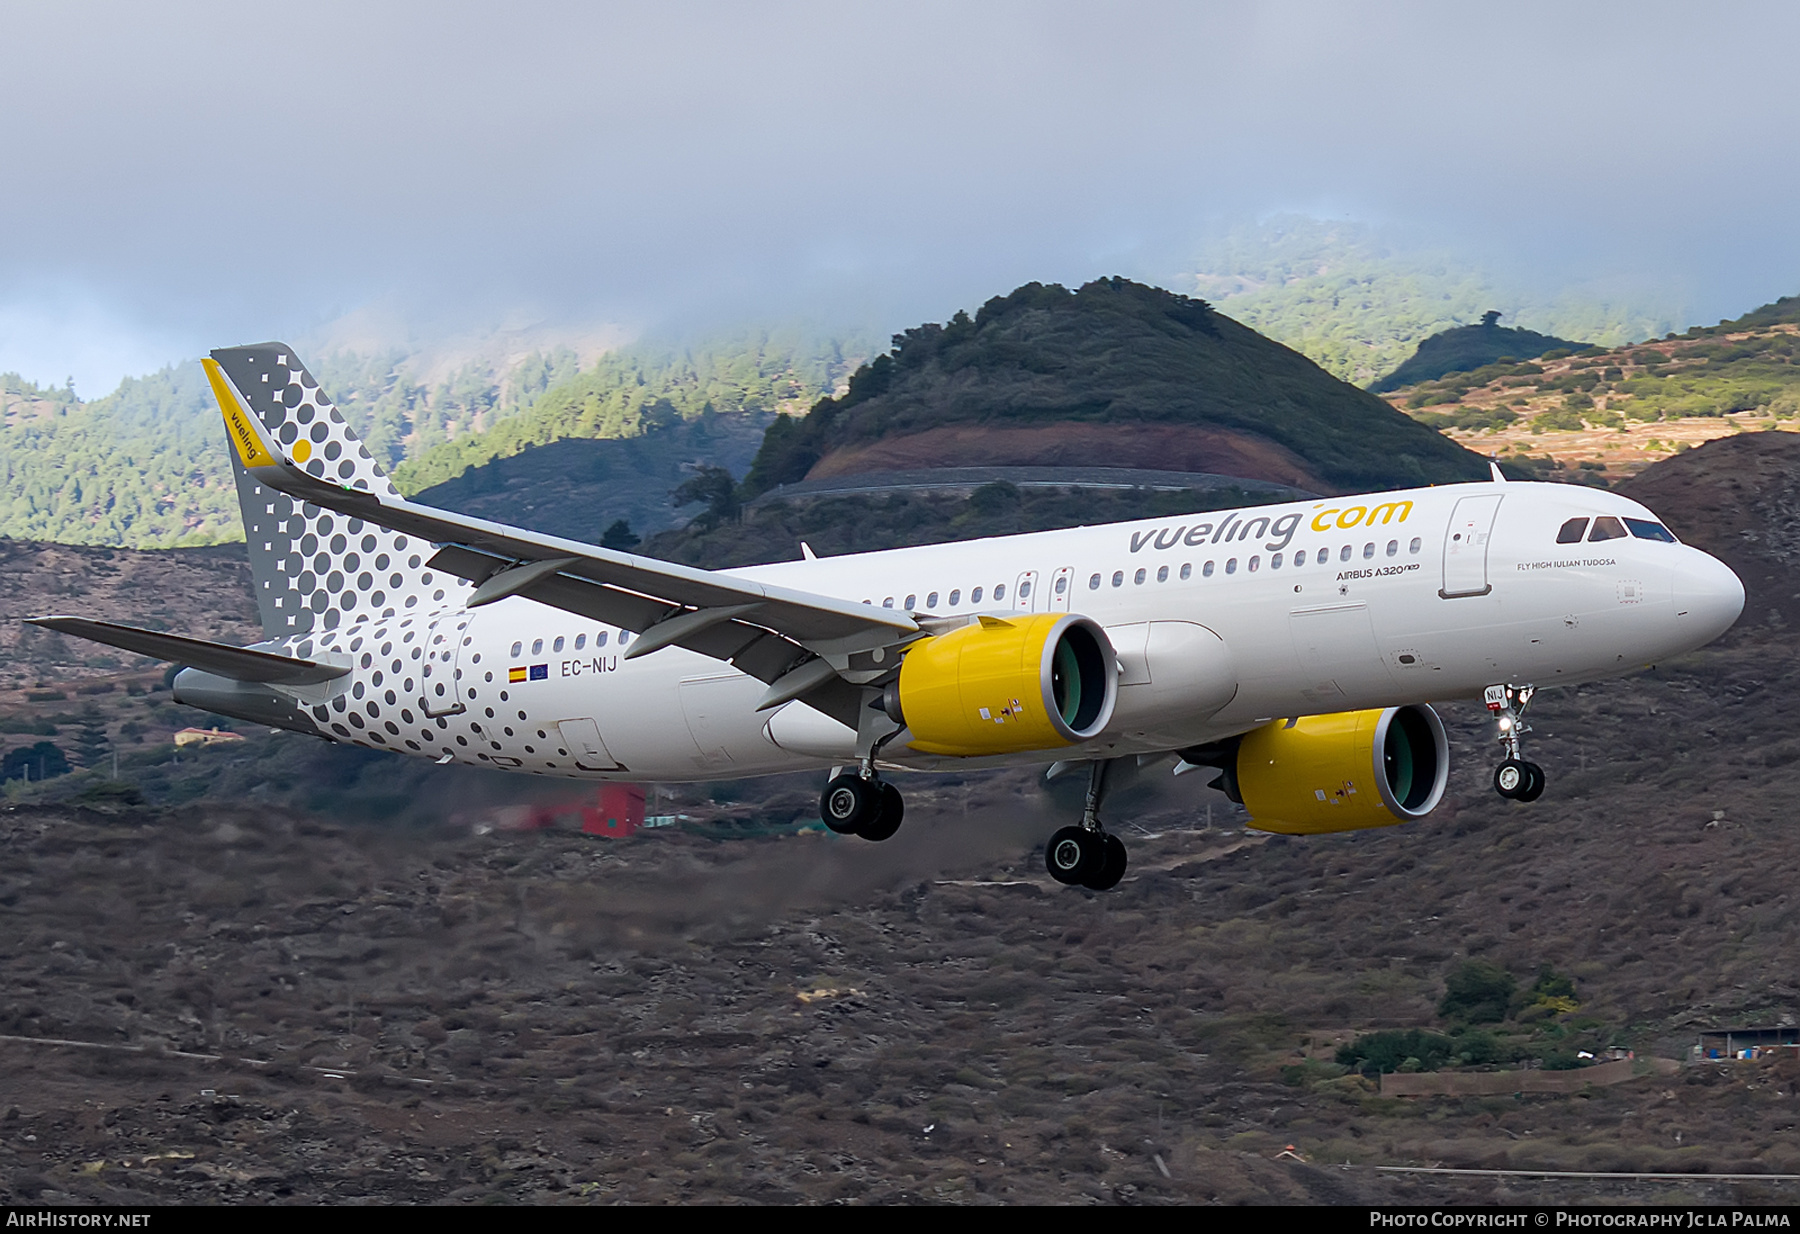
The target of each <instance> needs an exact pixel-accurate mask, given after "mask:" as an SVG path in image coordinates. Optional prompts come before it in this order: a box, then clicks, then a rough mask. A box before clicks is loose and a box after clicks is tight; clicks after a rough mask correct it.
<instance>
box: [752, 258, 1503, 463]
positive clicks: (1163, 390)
mask: <svg viewBox="0 0 1800 1234" xmlns="http://www.w3.org/2000/svg"><path fill="white" fill-rule="evenodd" d="M1070 421H1085V422H1099V423H1108V424H1116V423H1127V422H1136V423H1146V422H1147V423H1162V424H1182V425H1205V426H1208V427H1212V428H1218V429H1227V430H1234V431H1236V432H1240V433H1245V434H1252V435H1254V436H1255V437H1258V438H1262V439H1265V440H1268V441H1273V442H1275V443H1277V444H1279V445H1281V446H1283V447H1285V448H1286V449H1288V450H1290V451H1292V452H1293V453H1294V454H1295V455H1298V456H1299V457H1300V458H1301V459H1303V460H1304V461H1305V462H1306V463H1307V464H1308V465H1309V466H1310V467H1311V468H1312V469H1314V470H1315V471H1316V472H1317V474H1319V475H1320V476H1323V477H1324V478H1325V479H1326V480H1327V481H1329V482H1331V483H1334V484H1340V485H1342V486H1344V487H1345V488H1346V489H1353V488H1357V487H1365V488H1383V487H1394V486H1399V485H1404V484H1422V483H1429V482H1433V481H1450V480H1462V479H1474V478H1477V477H1478V476H1479V475H1481V474H1483V468H1482V465H1481V462H1480V460H1479V459H1477V458H1475V457H1474V456H1473V455H1471V454H1468V453H1466V452H1465V451H1463V450H1462V449H1461V448H1460V447H1457V446H1454V445H1452V444H1451V443H1450V442H1448V441H1446V440H1445V439H1444V438H1442V437H1440V436H1438V435H1437V434H1435V433H1432V432H1429V431H1426V430H1424V429H1423V428H1422V427H1421V426H1420V425H1418V424H1416V423H1413V422H1412V421H1410V420H1409V419H1408V418H1407V417H1405V416H1402V415H1397V414H1395V413H1394V412H1393V410H1392V409H1391V408H1389V407H1388V406H1386V404H1384V403H1383V402H1382V401H1381V400H1380V399H1377V398H1375V397H1374V396H1373V395H1370V394H1367V393H1365V392H1363V391H1360V390H1357V389H1356V388H1355V387H1353V386H1350V385H1347V384H1345V383H1343V382H1341V381H1338V380H1336V379H1334V378H1332V377H1331V376H1330V375H1329V374H1327V373H1325V372H1323V371H1321V370H1320V369H1319V367H1318V366H1317V365H1315V364H1313V363H1311V362H1310V361H1308V360H1306V359H1305V358H1304V357H1303V356H1300V355H1298V354H1297V353H1295V352H1293V351H1290V350H1288V349H1287V348H1285V347H1281V346H1279V345H1276V344H1273V343H1270V342H1269V340H1267V339H1265V338H1263V337H1262V336H1260V335H1258V334H1257V333H1256V332H1255V331H1253V330H1249V329H1246V328H1245V327H1243V326H1241V325H1239V324H1238V323H1237V322H1235V321H1232V320H1231V319H1230V318H1228V317H1223V316H1221V315H1219V314H1218V313H1215V312H1214V311H1213V310H1212V307H1211V306H1210V305H1208V304H1207V303H1206V302H1205V301H1204V300H1195V299H1191V298H1189V297H1187V296H1181V295H1176V294H1175V293H1173V292H1168V291H1163V290H1161V289H1159V288H1154V287H1146V286H1144V285H1142V284H1139V283H1133V282H1130V281H1128V280H1125V279H1121V278H1110V279H1101V280H1098V281H1096V282H1092V283H1088V284H1086V285H1085V286H1083V287H1082V288H1081V289H1080V290H1079V291H1076V292H1071V291H1069V290H1068V289H1066V288H1064V287H1061V286H1059V285H1056V284H1049V285H1045V284H1042V283H1028V284H1026V285H1025V286H1023V287H1020V288H1019V289H1018V290H1016V291H1014V292H1012V293H1011V294H1010V295H1006V296H997V297H995V298H994V299H992V300H989V301H988V302H987V303H986V304H984V305H982V307H981V310H980V312H978V313H977V314H976V315H975V316H974V317H973V318H971V317H969V316H968V314H966V313H961V312H959V313H957V314H956V315H955V316H954V317H952V318H951V319H950V321H949V323H948V324H947V325H936V324H930V323H928V324H926V325H922V326H919V327H916V328H915V329H911V330H907V331H906V332H905V333H903V334H898V335H895V336H894V346H893V349H892V350H891V351H890V352H888V353H887V354H885V355H882V356H878V357H877V358H876V359H875V360H874V361H872V362H871V363H869V364H866V365H864V366H863V367H862V368H860V369H858V370H857V372H856V374H855V376H853V377H852V378H851V380H850V386H849V389H848V390H847V391H846V392H845V393H843V394H842V395H840V396H838V397H836V398H829V399H823V400H821V401H820V402H819V403H818V404H817V405H816V406H815V407H814V408H813V409H812V411H811V412H810V413H809V414H808V415H807V416H806V417H805V418H804V419H801V420H794V419H791V418H789V417H782V418H779V419H777V420H776V422H775V423H774V425H772V426H771V427H770V429H769V432H768V436H767V437H766V438H765V439H764V442H763V448H762V450H761V452H760V453H759V454H758V455H757V458H756V462H755V464H754V465H753V466H752V467H751V469H750V474H749V475H748V476H747V477H746V479H745V489H746V492H747V493H748V494H751V495H755V494H759V493H763V492H767V491H768V490H770V489H772V488H774V487H776V486H778V485H782V484H788V483H792V482H794V481H797V480H799V479H801V478H803V477H804V476H805V475H806V474H807V472H808V471H809V470H810V469H811V468H812V467H813V466H814V464H816V463H817V462H818V461H819V460H820V459H822V458H824V457H825V456H826V455H827V454H829V453H831V452H832V451H834V450H838V449H843V448H846V447H853V446H857V445H860V444H866V443H869V442H873V441H876V440H879V439H886V438H892V437H897V436H904V435H907V434H913V433H920V432H924V431H926V430H929V429H934V428H941V427H946V426H950V425H959V426H960V425H969V424H979V425H984V426H997V427H1009V428H1016V427H1042V426H1045V425H1049V424H1054V423H1066V422H1070Z"/></svg>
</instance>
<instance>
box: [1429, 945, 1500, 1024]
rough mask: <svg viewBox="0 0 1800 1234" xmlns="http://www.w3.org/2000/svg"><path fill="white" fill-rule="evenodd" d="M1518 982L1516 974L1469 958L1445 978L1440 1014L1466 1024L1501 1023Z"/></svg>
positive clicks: (1487, 962) (1486, 962)
mask: <svg viewBox="0 0 1800 1234" xmlns="http://www.w3.org/2000/svg"><path fill="white" fill-rule="evenodd" d="M1517 988H1518V983H1517V982H1515V981H1514V980H1513V975H1512V974H1511V973H1509V972H1507V971H1506V970H1505V969H1504V968H1501V967H1500V966H1499V965H1498V964H1494V963H1491V962H1489V961H1487V960H1469V961H1467V962H1465V963H1464V964H1462V965H1461V966H1460V967H1459V968H1457V969H1456V971H1455V972H1453V973H1451V974H1450V976H1449V977H1448V978H1447V979H1446V980H1445V982H1444V997H1443V998H1442V999H1441V1000H1440V1001H1439V1002H1438V1015H1439V1016H1440V1017H1442V1018H1443V1019H1446V1020H1461V1021H1463V1022H1464V1023H1467V1024H1498V1023H1499V1022H1500V1021H1502V1020H1504V1019H1505V1018H1506V1012H1507V1009H1508V1008H1509V1007H1510V1006H1511V1005H1512V997H1513V991H1514V990H1515V989H1517Z"/></svg>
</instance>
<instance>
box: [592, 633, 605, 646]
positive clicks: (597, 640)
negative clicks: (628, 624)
mask: <svg viewBox="0 0 1800 1234" xmlns="http://www.w3.org/2000/svg"><path fill="white" fill-rule="evenodd" d="M594 646H596V647H604V646H606V631H605V630H602V631H600V633H598V634H596V635H594Z"/></svg>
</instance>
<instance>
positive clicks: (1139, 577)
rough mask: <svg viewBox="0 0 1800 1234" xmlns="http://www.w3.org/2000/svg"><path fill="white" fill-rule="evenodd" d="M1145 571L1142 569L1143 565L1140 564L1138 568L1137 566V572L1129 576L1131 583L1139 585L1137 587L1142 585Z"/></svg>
mask: <svg viewBox="0 0 1800 1234" xmlns="http://www.w3.org/2000/svg"><path fill="white" fill-rule="evenodd" d="M1145 573H1146V572H1145V570H1144V569H1143V567H1141V566H1140V567H1139V568H1138V572H1137V573H1136V574H1133V575H1132V576H1131V581H1132V583H1133V585H1135V586H1139V587H1141V586H1143V585H1144V577H1145Z"/></svg>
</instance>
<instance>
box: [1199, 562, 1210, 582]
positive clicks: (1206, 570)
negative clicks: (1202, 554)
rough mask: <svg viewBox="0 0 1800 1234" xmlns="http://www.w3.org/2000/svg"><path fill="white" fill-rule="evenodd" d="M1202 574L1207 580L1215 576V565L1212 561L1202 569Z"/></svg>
mask: <svg viewBox="0 0 1800 1234" xmlns="http://www.w3.org/2000/svg"><path fill="white" fill-rule="evenodd" d="M1200 573H1201V575H1202V576H1203V577H1205V578H1211V577H1212V576H1213V563H1212V562H1210V561H1209V562H1207V563H1206V564H1205V565H1204V566H1202V567H1201V568H1200Z"/></svg>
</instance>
